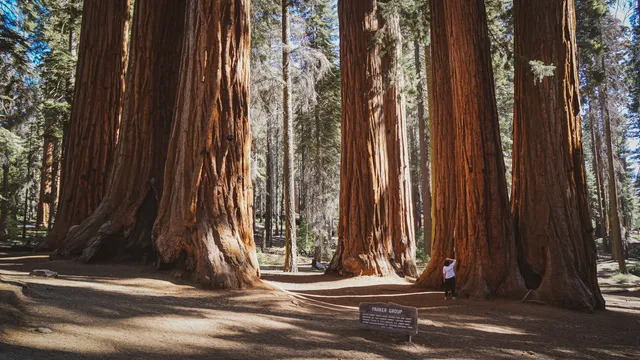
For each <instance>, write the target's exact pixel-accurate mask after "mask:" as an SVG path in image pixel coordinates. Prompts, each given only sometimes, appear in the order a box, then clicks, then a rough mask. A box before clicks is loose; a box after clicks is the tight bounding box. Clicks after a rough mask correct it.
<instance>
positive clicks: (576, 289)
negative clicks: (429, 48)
mask: <svg viewBox="0 0 640 360" xmlns="http://www.w3.org/2000/svg"><path fill="white" fill-rule="evenodd" d="M514 16H515V52H516V53H517V54H519V55H520V56H522V58H524V59H539V60H541V61H542V62H544V63H545V64H555V65H556V66H557V67H556V70H555V74H554V75H553V76H551V77H546V78H544V79H542V80H541V81H540V82H539V83H537V84H536V78H535V74H534V73H533V72H532V70H531V68H530V65H529V64H528V63H526V62H523V61H522V60H520V61H517V62H516V68H515V99H516V101H515V107H514V130H513V149H514V151H513V181H512V197H511V198H512V211H513V216H514V226H515V234H516V243H517V245H518V260H519V261H518V262H519V266H520V270H521V273H522V275H523V277H524V280H525V282H526V285H527V287H528V288H530V289H536V291H535V292H534V296H535V297H537V298H538V299H540V300H542V301H545V302H549V303H554V304H558V305H563V306H567V307H571V308H576V309H581V310H586V311H593V310H594V309H596V308H599V309H600V308H604V299H603V298H602V295H601V294H600V289H599V287H598V280H597V275H596V247H595V242H594V238H593V234H592V231H593V225H592V223H591V216H590V212H589V200H588V196H587V185H586V180H585V170H584V159H583V150H582V138H581V137H582V125H581V120H580V99H579V92H578V87H579V84H580V83H579V79H578V67H577V56H578V53H577V45H576V33H575V30H576V28H575V27H576V23H575V9H574V2H573V0H563V1H557V0H539V1H538V2H535V3H534V2H531V1H528V0H516V1H515V2H514Z"/></svg>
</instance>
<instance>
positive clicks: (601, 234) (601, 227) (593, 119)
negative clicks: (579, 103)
mask: <svg viewBox="0 0 640 360" xmlns="http://www.w3.org/2000/svg"><path fill="white" fill-rule="evenodd" d="M587 101H588V105H589V110H588V113H587V119H588V120H589V128H590V130H591V132H590V134H591V150H592V156H591V160H592V165H591V166H592V168H593V174H594V177H595V179H596V195H597V198H598V208H597V209H596V210H597V212H598V214H597V215H598V216H597V218H596V231H595V236H596V238H602V241H603V243H604V241H605V236H606V227H605V222H606V221H605V219H606V215H605V211H604V209H605V206H604V204H603V201H604V198H603V192H604V189H603V186H602V179H601V176H600V171H599V170H598V169H600V162H601V161H602V160H601V159H600V153H599V152H598V151H597V147H596V131H600V130H599V129H597V128H596V127H597V126H598V119H597V116H596V114H595V112H594V110H593V109H592V106H591V102H592V101H593V94H588V98H587ZM600 189H603V191H602V193H601V191H600Z"/></svg>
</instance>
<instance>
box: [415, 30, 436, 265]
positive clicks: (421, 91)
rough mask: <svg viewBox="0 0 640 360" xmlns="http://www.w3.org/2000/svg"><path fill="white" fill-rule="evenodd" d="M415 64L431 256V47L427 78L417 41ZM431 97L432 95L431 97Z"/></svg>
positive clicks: (427, 50) (426, 242) (427, 243)
mask: <svg viewBox="0 0 640 360" xmlns="http://www.w3.org/2000/svg"><path fill="white" fill-rule="evenodd" d="M414 44H415V50H414V51H415V54H414V56H415V62H416V74H417V76H418V129H419V131H420V172H421V173H422V194H423V196H422V197H423V200H422V216H423V219H424V220H423V223H424V234H423V238H424V253H425V254H426V255H431V235H432V229H431V227H432V225H433V222H432V221H431V185H430V180H431V179H430V178H431V173H430V171H429V170H430V167H431V166H430V161H431V160H429V148H428V146H429V145H428V142H429V141H428V137H427V136H428V134H427V132H428V127H427V120H426V119H425V115H426V114H425V106H424V101H425V100H427V96H428V95H427V92H426V91H425V90H426V88H425V86H424V85H423V84H424V82H423V81H425V80H426V84H427V88H429V87H430V86H431V85H430V84H429V81H430V80H431V74H430V72H431V54H430V46H428V47H426V48H425V51H424V57H425V63H426V70H427V76H426V78H424V77H423V76H422V64H421V61H420V43H419V42H418V41H416V42H415V43H414ZM429 94H431V89H430V88H429ZM429 96H430V95H429ZM427 101H428V105H429V118H431V116H432V113H431V108H432V105H431V100H430V99H429V100H427Z"/></svg>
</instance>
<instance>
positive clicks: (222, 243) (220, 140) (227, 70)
mask: <svg viewBox="0 0 640 360" xmlns="http://www.w3.org/2000/svg"><path fill="white" fill-rule="evenodd" d="M249 10H250V9H249V1H248V0H221V1H215V2H214V1H208V0H189V1H188V5H187V14H186V18H185V19H186V21H185V29H186V30H185V35H184V45H183V48H182V61H181V66H180V75H179V81H178V84H179V85H178V94H177V97H176V98H177V102H176V108H175V115H174V121H173V127H172V130H171V136H170V140H169V150H168V153H167V161H166V166H165V172H164V187H163V196H162V200H161V202H160V207H159V210H158V217H157V219H156V222H155V225H154V228H153V236H154V239H155V244H156V247H157V250H158V252H159V256H160V262H161V264H162V266H176V267H178V268H181V269H183V270H186V271H188V272H190V273H191V274H192V280H194V281H195V282H198V283H201V284H202V285H203V286H206V287H213V288H242V287H248V286H251V285H253V284H254V283H255V282H256V281H259V280H258V279H259V276H260V270H259V267H258V259H257V257H256V249H255V243H254V241H253V227H252V216H251V201H252V195H251V192H252V189H251V174H250V162H249V153H250V151H251V132H250V128H249V68H248V66H249V50H250V49H249V41H250V24H249V16H250V11H249Z"/></svg>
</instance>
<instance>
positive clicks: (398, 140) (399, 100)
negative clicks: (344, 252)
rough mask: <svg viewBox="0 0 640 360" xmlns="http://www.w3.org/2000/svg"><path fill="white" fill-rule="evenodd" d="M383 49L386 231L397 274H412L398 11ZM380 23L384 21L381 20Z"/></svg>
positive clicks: (413, 251)
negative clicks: (389, 238)
mask: <svg viewBox="0 0 640 360" xmlns="http://www.w3.org/2000/svg"><path fill="white" fill-rule="evenodd" d="M388 17H389V18H388V19H386V23H385V24H384V25H383V26H384V27H385V28H386V29H387V41H386V51H385V53H384V56H383V57H382V75H383V82H384V84H383V86H384V89H385V92H384V99H383V101H384V104H383V111H384V122H385V131H386V134H385V136H386V145H387V163H388V167H389V168H388V176H389V179H388V192H389V196H388V199H389V220H388V221H389V232H390V236H391V244H392V247H393V257H392V259H393V262H392V263H393V265H394V266H395V267H396V270H397V272H398V273H400V274H403V275H408V276H411V277H416V276H417V275H418V272H417V269H416V239H415V229H414V227H413V203H412V201H411V178H410V176H411V175H410V173H409V154H408V152H407V120H406V116H405V110H404V94H403V93H402V88H403V85H404V79H403V75H402V69H401V66H402V65H401V64H400V62H401V56H402V36H401V32H400V31H401V30H400V19H399V14H398V13H397V12H396V13H393V14H390V15H389V16H388ZM383 22H384V21H383Z"/></svg>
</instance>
